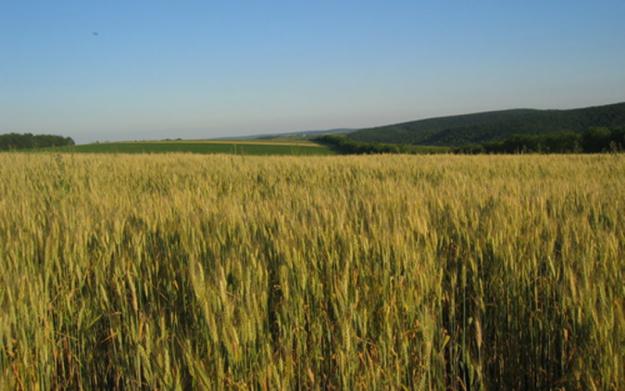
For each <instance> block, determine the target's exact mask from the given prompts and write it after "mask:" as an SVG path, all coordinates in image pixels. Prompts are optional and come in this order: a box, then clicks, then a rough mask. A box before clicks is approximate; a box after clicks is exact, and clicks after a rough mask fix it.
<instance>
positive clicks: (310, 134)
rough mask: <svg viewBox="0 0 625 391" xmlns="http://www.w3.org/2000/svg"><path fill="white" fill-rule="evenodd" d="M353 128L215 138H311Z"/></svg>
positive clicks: (345, 131)
mask: <svg viewBox="0 0 625 391" xmlns="http://www.w3.org/2000/svg"><path fill="white" fill-rule="evenodd" d="M354 130H355V129H347V128H337V129H325V130H301V131H298V132H288V133H268V134H257V135H252V136H240V137H221V138H217V139H215V140H272V139H292V138H295V139H312V138H316V137H319V136H325V135H339V134H347V133H350V132H353V131H354Z"/></svg>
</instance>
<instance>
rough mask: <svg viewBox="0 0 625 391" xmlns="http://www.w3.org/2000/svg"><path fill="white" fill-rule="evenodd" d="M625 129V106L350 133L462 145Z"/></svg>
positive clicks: (494, 115) (495, 114)
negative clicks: (522, 136) (542, 135)
mask: <svg viewBox="0 0 625 391" xmlns="http://www.w3.org/2000/svg"><path fill="white" fill-rule="evenodd" d="M622 126H625V103H617V104H612V105H606V106H596V107H588V108H582V109H573V110H532V109H516V110H503V111H492V112H484V113H475V114H465V115H454V116H448V117H440V118H430V119H423V120H418V121H412V122H404V123H399V124H394V125H387V126H379V127H374V128H369V129H361V130H357V131H354V132H351V133H349V134H348V135H347V137H348V138H350V139H352V140H356V141H362V142H380V143H389V144H416V145H438V146H462V145H466V144H478V143H486V142H493V141H499V140H503V139H506V138H508V137H510V136H513V135H519V134H544V133H555V132H577V133H581V132H583V131H585V130H587V129H589V128H592V127H622Z"/></svg>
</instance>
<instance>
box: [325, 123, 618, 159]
mask: <svg viewBox="0 0 625 391" xmlns="http://www.w3.org/2000/svg"><path fill="white" fill-rule="evenodd" d="M314 140H315V141H316V142H318V143H320V144H324V145H327V146H329V147H330V148H332V149H334V150H335V151H337V152H339V153H344V154H380V153H406V154H418V153H465V154H476V153H599V152H617V151H625V127H620V128H606V127H597V128H590V129H588V130H586V131H584V132H581V133H579V132H554V133H544V134H517V135H512V136H509V137H507V138H504V139H502V140H497V141H488V142H484V143H481V144H467V145H463V146H459V147H438V146H424V145H413V144H386V143H377V142H365V141H358V140H352V139H350V138H349V137H345V136H336V135H326V136H321V137H318V138H316V139H314Z"/></svg>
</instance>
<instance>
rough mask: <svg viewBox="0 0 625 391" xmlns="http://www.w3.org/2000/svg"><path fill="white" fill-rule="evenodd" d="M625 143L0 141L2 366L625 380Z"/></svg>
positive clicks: (315, 379) (185, 377)
mask: <svg viewBox="0 0 625 391" xmlns="http://www.w3.org/2000/svg"><path fill="white" fill-rule="evenodd" d="M624 179H625V156H623V155H593V156H589V155H586V156H582V155H567V156H541V155H528V156H447V155H438V156H398V155H394V156H355V157H347V156H337V157H252V156H227V155H214V156H198V155H189V154H164V155H149V156H145V155H132V156H131V155H88V154H87V155H72V154H66V155H55V154H47V153H41V154H17V153H5V154H0V270H1V274H0V387H1V388H2V389H6V390H16V389H18V390H19V389H22V390H53V389H161V390H170V389H172V390H175V389H259V390H273V389H329V390H332V389H344V390H351V389H378V390H383V389H416V390H444V389H454V390H465V389H471V390H475V389H491V390H496V389H519V390H520V389H568V390H574V389H596V390H606V389H615V390H616V389H624V388H625V180H624Z"/></svg>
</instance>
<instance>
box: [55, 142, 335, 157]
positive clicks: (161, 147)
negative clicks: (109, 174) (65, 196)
mask: <svg viewBox="0 0 625 391" xmlns="http://www.w3.org/2000/svg"><path fill="white" fill-rule="evenodd" d="M47 151H51V152H80V153H174V152H177V153H182V152H185V153H201V154H215V153H226V154H238V155H331V154H333V152H332V151H331V150H330V149H328V148H327V147H325V146H322V145H319V144H315V143H312V142H306V141H304V140H302V141H293V140H291V141H290V142H280V141H274V142H269V141H256V140H254V141H201V140H198V141H135V142H115V143H100V144H83V145H76V146H71V147H57V148H50V149H47Z"/></svg>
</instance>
